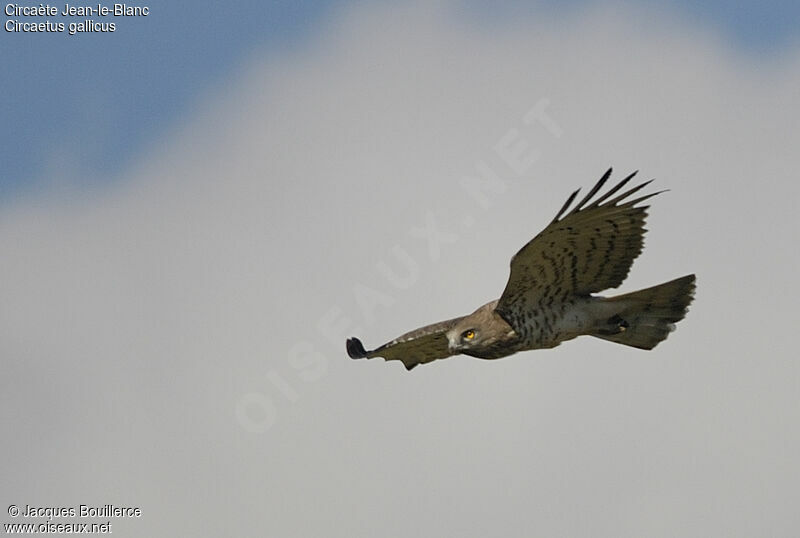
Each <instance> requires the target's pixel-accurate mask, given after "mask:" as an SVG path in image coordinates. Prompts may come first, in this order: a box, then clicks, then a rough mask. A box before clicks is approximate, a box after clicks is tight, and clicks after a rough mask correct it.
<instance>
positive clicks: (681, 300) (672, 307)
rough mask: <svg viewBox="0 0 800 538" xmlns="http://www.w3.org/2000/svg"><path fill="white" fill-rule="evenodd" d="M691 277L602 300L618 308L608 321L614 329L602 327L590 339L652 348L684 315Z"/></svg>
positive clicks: (691, 291) (691, 295) (690, 294)
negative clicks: (593, 337) (594, 338)
mask: <svg viewBox="0 0 800 538" xmlns="http://www.w3.org/2000/svg"><path fill="white" fill-rule="evenodd" d="M694 291H695V276H694V275H687V276H684V277H681V278H676V279H675V280H671V281H670V282H665V283H663V284H659V285H658V286H653V287H652V288H646V289H643V290H639V291H634V292H631V293H626V294H624V295H618V296H616V297H609V298H607V299H606V302H607V304H608V305H612V306H613V305H614V304H618V305H619V311H618V312H616V313H615V315H614V316H613V317H612V318H611V319H610V320H609V321H612V320H613V323H614V324H615V326H616V327H615V328H616V330H608V329H607V328H604V329H603V330H600V331H598V332H597V333H595V334H593V335H592V336H596V337H598V338H602V339H604V340H609V341H611V342H616V343H618V344H624V345H626V346H632V347H637V348H639V349H653V348H654V347H656V345H658V343H659V342H661V341H662V340H664V339H665V338H666V337H667V336H668V335H669V333H670V332H672V331H674V330H675V325H674V324H675V323H677V322H679V321H680V320H682V319H683V318H684V316H686V312H687V310H688V308H689V304H690V303H691V302H692V299H694Z"/></svg>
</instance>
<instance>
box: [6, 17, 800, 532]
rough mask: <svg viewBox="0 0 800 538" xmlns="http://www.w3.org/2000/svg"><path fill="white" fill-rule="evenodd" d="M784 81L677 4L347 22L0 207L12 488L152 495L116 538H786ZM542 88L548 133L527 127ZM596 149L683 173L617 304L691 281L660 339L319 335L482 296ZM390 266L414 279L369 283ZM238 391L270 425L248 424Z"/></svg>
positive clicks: (789, 164) (626, 166)
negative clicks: (516, 140) (389, 356)
mask: <svg viewBox="0 0 800 538" xmlns="http://www.w3.org/2000/svg"><path fill="white" fill-rule="evenodd" d="M687 28H688V29H687ZM799 83H800V51H795V53H794V54H787V55H786V56H785V57H783V58H782V59H781V60H780V61H775V62H773V63H771V64H769V65H768V66H762V65H758V64H756V63H755V62H754V61H753V60H752V59H740V58H739V57H738V56H737V55H736V54H735V53H734V52H732V51H730V50H727V49H726V48H725V47H724V46H723V45H722V44H721V43H720V42H719V41H718V40H716V39H715V38H713V37H706V36H704V34H703V32H702V31H701V30H700V29H699V28H697V27H690V25H687V23H686V21H684V20H682V19H680V18H679V17H676V16H674V15H670V14H664V13H647V12H632V11H629V10H627V9H623V8H619V9H616V10H615V11H613V12H611V11H603V10H600V9H596V10H594V11H590V12H586V13H579V14H576V15H575V16H574V17H572V18H569V19H564V20H559V19H556V18H553V17H552V16H550V15H548V16H546V17H543V18H533V17H526V18H520V19H518V20H515V21H513V22H507V23H503V24H495V25H493V26H491V27H486V26H483V27H482V26H481V25H479V24H477V23H476V21H474V20H471V19H469V18H468V17H464V16H463V14H460V13H458V12H454V11H453V10H451V9H450V8H442V7H437V8H428V7H421V6H414V7H409V8H396V7H389V6H383V7H380V8H369V9H367V8H363V7H362V8H358V9H355V10H352V11H349V12H347V13H343V14H340V16H339V18H338V19H337V20H336V21H334V22H332V23H331V25H330V26H329V28H328V30H327V32H326V33H325V34H324V35H322V36H320V37H318V38H317V39H316V40H314V41H313V42H311V43H310V44H309V45H308V46H307V48H305V49H304V50H302V51H299V52H297V53H294V54H291V55H288V56H286V57H275V56H270V55H268V56H266V57H265V58H263V59H256V60H254V61H253V62H252V65H250V66H248V67H247V68H246V69H244V70H243V72H242V73H241V74H240V76H239V77H238V78H237V79H236V80H235V81H233V82H231V84H230V86H228V87H221V88H219V89H218V90H217V92H216V93H214V94H209V96H208V97H207V99H206V101H205V102H202V103H200V104H199V105H198V112H197V117H196V118H195V119H194V120H193V121H191V122H190V123H189V124H188V125H186V126H185V128H183V129H179V130H177V131H176V132H174V133H171V134H170V136H168V137H166V139H164V140H160V141H157V142H156V141H154V143H153V146H152V151H151V152H150V153H149V155H147V159H146V160H145V161H144V162H142V163H141V164H140V165H139V166H138V167H136V168H135V169H134V170H132V171H131V172H130V174H129V177H126V178H124V181H120V182H117V183H115V184H114V186H112V187H109V188H107V189H105V190H102V191H98V192H90V193H81V195H80V196H72V197H67V196H64V192H63V191H59V192H58V195H53V196H50V197H48V196H47V195H37V196H36V198H31V199H28V200H24V201H21V202H20V203H18V204H17V205H15V206H13V207H6V208H4V210H3V213H2V214H0V248H2V251H3V252H4V253H5V256H4V262H3V264H2V269H0V274H2V277H3V281H4V282H5V285H3V286H0V305H2V307H1V308H0V342H2V343H0V354H2V356H3V364H4V370H5V372H6V373H5V375H4V376H3V379H4V381H3V383H2V391H1V393H2V397H0V403H2V406H0V408H2V424H3V426H4V431H6V432H9V434H8V435H7V436H6V439H7V440H6V442H5V443H4V453H5V456H6V458H5V460H6V461H7V462H9V465H8V466H7V471H6V473H4V478H3V482H4V485H5V486H6V487H5V488H4V500H5V501H6V504H11V503H16V504H24V503H29V504H37V503H38V504H46V503H57V504H62V503H67V504H78V503H96V504H103V503H117V504H134V505H141V506H142V511H143V513H144V515H143V517H142V518H141V520H138V521H124V522H115V523H114V525H118V527H117V529H119V532H122V533H131V534H149V535H178V534H182V535H186V534H194V535H204V534H207V535H210V534H214V535H219V534H223V533H225V534H233V533H234V532H238V533H245V532H247V533H257V534H266V535H271V536H272V535H275V536H286V535H302V536H306V535H320V534H325V535H328V536H352V535H379V536H386V535H391V536H394V535H396V536H408V535H414V534H425V535H439V534H441V535H456V534H457V535H462V536H486V535H494V534H517V535H518V534H525V535H531V534H533V535H541V536H641V535H647V536H673V535H681V536H708V535H726V536H736V535H740V536H751V535H753V534H754V533H756V532H755V531H758V532H760V533H761V534H764V531H766V532H767V533H768V534H770V535H775V536H782V535H787V534H788V532H789V530H790V529H794V528H795V527H796V523H797V520H796V515H795V513H794V512H795V511H794V507H793V506H791V503H790V502H789V499H791V498H792V496H791V492H792V491H793V489H794V487H795V485H796V483H797V480H798V478H800V477H798V469H797V466H796V465H795V464H794V457H795V456H794V455H795V454H796V453H797V452H798V448H800V447H798V445H799V444H800V436H798V433H797V431H796V428H794V427H793V426H794V425H795V424H796V423H797V419H798V418H800V417H798V411H797V406H796V394H797V389H798V386H797V379H798V373H799V369H798V366H797V363H796V359H795V357H794V355H796V353H793V352H792V351H793V347H794V344H793V336H794V334H795V330H794V329H795V327H794V325H795V322H796V319H797V316H796V306H795V304H794V298H795V297H797V292H798V286H797V284H796V281H795V278H794V272H795V268H796V267H797V266H798V261H800V260H798V258H799V256H798V254H797V249H796V248H794V245H795V242H796V235H797V220H796V217H795V213H794V211H795V206H796V201H797V199H798V186H797V181H796V180H797V178H796V168H797V165H798V157H797V151H796V148H797V143H798V139H797V128H796V126H797V125H798V122H800V106H798V104H797V100H796V97H795V94H796V88H797V87H798V84H799ZM542 100H546V102H547V103H549V104H548V106H547V112H548V114H550V116H551V118H552V120H553V121H554V122H556V124H557V126H558V129H560V130H561V135H560V136H559V137H555V136H553V133H552V132H551V131H552V129H548V128H547V126H546V125H545V124H543V123H541V122H533V123H530V124H527V123H526V122H525V121H524V118H523V117H524V115H525V113H526V112H528V111H529V110H530V109H531V107H533V106H535V105H537V103H542V102H545V101H542ZM551 127H552V126H551ZM510 129H515V130H516V133H517V135H518V136H519V137H521V138H522V139H524V140H525V141H527V143H528V144H529V145H530V147H531V148H534V149H536V150H537V151H538V154H539V158H538V160H537V161H536V162H535V163H534V164H533V165H532V166H530V168H529V170H527V171H526V172H525V173H524V174H518V173H516V172H515V171H514V170H513V169H512V168H511V167H509V166H508V164H507V163H504V162H503V160H502V159H500V158H499V157H498V155H497V153H496V152H495V150H494V149H493V148H494V146H495V144H496V143H497V142H498V140H500V139H501V138H502V137H503V136H504V135H508V133H509V130H510ZM512 134H513V132H512ZM481 162H483V163H485V166H487V167H489V168H490V169H491V170H492V171H493V172H495V173H496V174H498V175H499V177H500V179H501V181H502V183H503V185H504V188H503V189H499V190H498V191H497V192H490V193H488V194H487V200H488V202H489V207H488V208H486V209H484V208H483V207H482V206H481V205H480V204H478V203H477V202H476V200H475V199H473V198H472V197H471V196H470V194H469V193H468V192H466V191H465V190H464V188H463V187H462V184H461V183H462V178H463V177H465V176H475V175H477V174H478V173H479V170H480V168H481V166H483V165H481V164H480V163H481ZM612 164H613V165H614V166H615V167H616V170H617V172H618V174H622V173H625V172H628V171H629V170H632V169H635V168H640V169H641V170H642V174H643V176H655V177H657V178H658V180H657V183H656V184H654V187H657V188H669V189H671V192H669V193H668V194H663V195H661V196H659V197H658V198H657V199H655V200H654V201H653V208H652V211H651V217H650V220H649V228H650V229H651V232H650V233H649V235H648V242H647V248H646V249H645V251H644V253H643V255H642V257H641V259H640V260H638V261H637V263H636V264H635V265H634V268H633V271H632V273H631V277H630V281H629V282H628V283H626V286H625V287H626V289H628V290H631V289H635V288H638V287H642V286H645V285H650V284H655V283H657V282H660V281H665V280H668V279H670V278H673V277H677V276H680V275H682V274H686V273H689V272H696V273H697V274H698V294H697V300H696V302H695V305H694V306H693V308H692V311H691V312H690V314H689V316H688V318H687V319H686V320H685V321H684V322H682V323H681V324H680V325H679V328H678V331H677V332H676V333H675V334H674V335H673V336H671V337H670V339H669V341H668V342H667V343H666V344H664V345H662V346H660V347H659V348H658V349H657V350H656V351H654V352H653V353H650V354H645V353H643V352H639V351H636V350H628V349H621V348H620V347H617V346H611V345H609V344H607V343H604V342H600V341H596V340H591V339H585V340H583V339H579V340H577V341H574V342H570V343H568V344H565V345H563V346H561V347H560V348H558V349H556V350H553V351H546V352H545V351H543V352H537V353H526V354H523V355H519V356H516V357H514V358H510V359H506V360H503V361H499V362H496V363H486V362H481V361H475V360H473V359H453V360H449V361H442V362H441V363H435V364H433V365H429V366H425V367H421V368H419V369H417V370H415V371H414V372H413V373H412V374H408V373H406V372H405V370H404V369H402V367H401V366H399V365H397V364H394V363H391V364H384V363H382V361H371V362H353V361H350V360H349V359H347V358H346V355H345V354H344V342H343V341H341V339H339V338H336V337H335V336H336V335H337V334H338V333H340V332H344V333H347V334H349V333H350V332H351V331H352V330H355V327H356V326H358V327H359V328H360V330H359V336H362V337H363V339H364V340H365V342H366V343H367V344H368V345H375V344H379V343H381V342H382V341H384V340H385V339H388V338H391V337H393V336H396V335H397V334H399V333H401V332H404V331H406V330H408V329H411V328H413V327H415V326H417V325H420V324H423V323H426V322H431V321H435V320H437V319H440V318H445V317H449V316H453V315H457V314H460V313H464V312H466V311H469V310H470V309H471V308H474V307H476V306H478V305H480V304H482V303H483V302H485V301H487V300H489V299H492V298H493V297H495V296H497V295H498V294H499V293H500V291H501V290H502V287H503V285H504V283H505V278H506V276H507V274H506V272H507V264H508V259H509V258H510V256H511V255H512V254H513V253H514V252H515V251H516V249H517V248H519V247H520V246H521V245H522V244H523V243H524V242H525V241H527V239H529V238H530V237H531V236H532V235H533V234H535V233H536V232H537V231H538V230H539V229H540V228H541V227H542V226H544V225H545V224H546V222H548V220H549V218H551V217H552V216H553V214H554V213H555V211H556V210H557V209H558V207H560V204H561V203H562V202H563V199H564V198H565V197H566V196H567V194H568V193H569V192H571V190H572V189H574V188H575V187H577V186H584V187H588V186H590V185H591V184H592V183H593V181H595V180H596V178H597V177H598V176H599V175H600V174H601V173H602V172H603V171H604V170H605V167H607V166H608V165H612ZM465 217H469V218H470V219H472V220H473V224H472V225H470V226H466V225H465V224H464V218H465ZM428 218H433V219H434V221H435V225H436V226H437V227H439V228H440V229H441V231H442V232H447V233H448V234H450V235H448V238H449V241H446V242H443V243H441V245H438V246H439V247H440V249H441V250H440V251H439V256H438V259H432V258H431V250H429V248H430V246H429V245H428V243H427V242H426V241H425V240H424V238H421V237H419V234H416V235H415V234H413V233H411V230H412V229H413V228H424V227H425V226H426V222H427V220H426V219H428ZM452 234H455V235H457V236H458V239H457V240H456V241H452V239H453V237H452ZM397 252H405V253H407V255H408V256H410V257H411V258H412V259H413V261H414V263H415V264H416V266H417V268H418V271H419V273H418V275H417V276H416V277H415V278H414V281H413V284H412V285H409V286H405V287H407V289H402V290H401V289H398V288H397V287H394V286H393V285H392V284H391V283H390V282H389V281H388V280H387V279H386V277H385V276H384V274H383V273H382V272H381V270H380V269H379V268H378V267H377V264H378V263H379V262H381V261H384V262H385V263H386V264H388V265H389V266H391V267H392V268H395V269H397V270H398V271H400V270H401V269H402V268H403V265H402V264H401V263H400V261H399V260H401V259H402V256H400V257H398V255H397ZM433 252H434V254H435V253H436V250H435V249H434V251H433ZM434 257H436V256H434ZM358 286H360V289H362V290H363V289H365V288H367V289H370V290H372V291H374V292H375V294H376V295H375V297H377V299H375V301H376V302H377V304H378V306H376V307H375V309H374V316H373V318H372V319H368V318H367V317H366V316H365V312H364V311H363V307H362V306H359V303H358V301H357V299H356V296H355V295H354V289H355V288H356V287H358ZM384 303H385V304H387V305H390V306H382V305H383V304H384ZM332 309H336V310H332ZM337 312H338V314H337ZM328 314H331V315H332V316H333V318H332V319H334V320H335V319H338V320H339V321H341V319H342V317H341V316H345V317H347V318H348V319H349V323H347V322H345V328H344V329H342V330H340V329H339V328H337V327H334V328H333V329H330V328H329V329H327V330H321V329H320V328H319V327H318V325H319V324H320V322H321V320H322V323H323V324H326V325H327V326H330V325H331V323H333V325H336V322H335V321H334V322H331V321H330V320H328V321H324V320H323V318H325V316H326V315H328ZM337 316H339V317H337ZM326 331H327V333H332V334H333V335H334V337H333V338H330V339H329V338H328V337H327V336H326ZM304 343H308V344H311V345H312V346H313V349H314V350H315V352H316V353H319V354H320V356H321V357H322V359H321V360H317V362H314V361H313V357H312V358H311V359H309V357H308V356H307V355H304V352H305V348H304V347H303V345H304ZM298 345H299V347H298ZM306 359H308V360H311V361H312V362H308V363H306V362H304V360H306ZM247 393H256V394H260V395H261V397H263V398H264V400H263V401H266V402H271V403H272V405H274V409H272V412H273V413H274V418H275V422H274V425H272V427H271V428H269V429H268V431H267V432H266V433H263V434H253V433H248V432H247V431H246V429H245V428H243V427H242V423H241V422H240V421H237V418H236V414H235V410H236V405H237V402H240V401H241V398H242V397H243V395H245V394H247ZM252 411H253V409H250V412H252ZM248 416H250V418H251V419H252V420H254V421H256V422H258V420H260V419H261V418H264V417H259V416H257V415H248ZM267 418H269V417H267Z"/></svg>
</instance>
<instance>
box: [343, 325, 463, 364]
mask: <svg viewBox="0 0 800 538" xmlns="http://www.w3.org/2000/svg"><path fill="white" fill-rule="evenodd" d="M462 319H463V316H462V317H458V318H453V319H448V320H446V321H440V322H438V323H433V324H431V325H426V326H424V327H420V328H419V329H415V330H413V331H411V332H407V333H406V334H404V335H402V336H399V337H397V338H395V339H394V340H392V341H391V342H387V343H386V344H384V345H382V346H380V347H378V348H376V349H373V350H371V351H367V350H365V349H364V345H363V344H362V343H361V340H359V339H358V338H348V340H347V354H348V355H349V356H350V358H353V359H365V358H366V359H372V358H374V357H383V358H384V359H386V360H387V361H389V360H399V361H402V362H403V364H404V365H405V367H406V369H407V370H411V369H412V368H414V367H415V366H417V365H419V364H424V363H426V362H431V361H434V360H436V359H443V358H445V357H449V356H451V355H453V353H452V352H451V351H450V350H449V349H448V345H447V337H446V336H445V333H446V332H447V331H449V330H450V329H451V328H452V327H453V326H455V325H456V324H457V323H458V322H459V321H461V320H462Z"/></svg>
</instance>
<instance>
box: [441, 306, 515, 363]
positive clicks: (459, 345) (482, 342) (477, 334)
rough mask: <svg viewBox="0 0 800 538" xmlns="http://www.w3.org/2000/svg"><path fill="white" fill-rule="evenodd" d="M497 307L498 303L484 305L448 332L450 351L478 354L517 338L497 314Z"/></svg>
mask: <svg viewBox="0 0 800 538" xmlns="http://www.w3.org/2000/svg"><path fill="white" fill-rule="evenodd" d="M496 306H497V301H492V302H491V303H488V304H485V305H483V306H482V307H480V308H479V309H477V310H476V311H475V312H473V313H472V314H470V315H469V316H466V317H464V318H462V319H461V320H460V321H459V322H458V323H456V324H455V325H454V326H453V328H452V329H450V330H449V331H447V334H446V336H447V347H448V349H449V350H450V351H451V352H452V353H466V354H470V353H471V352H475V353H478V352H480V351H481V350H485V349H486V348H488V347H489V346H492V345H494V344H497V343H498V342H500V341H501V340H504V339H506V338H510V337H512V335H513V336H515V334H514V332H513V330H512V329H511V327H510V326H509V325H508V323H506V322H505V320H503V318H501V317H500V315H499V314H497V312H495V310H494V309H495V307H496Z"/></svg>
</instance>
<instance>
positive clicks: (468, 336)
mask: <svg viewBox="0 0 800 538" xmlns="http://www.w3.org/2000/svg"><path fill="white" fill-rule="evenodd" d="M462 336H463V337H464V338H465V339H466V340H472V339H473V338H475V331H473V330H472V329H470V330H468V331H464V334H463V335H462Z"/></svg>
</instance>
